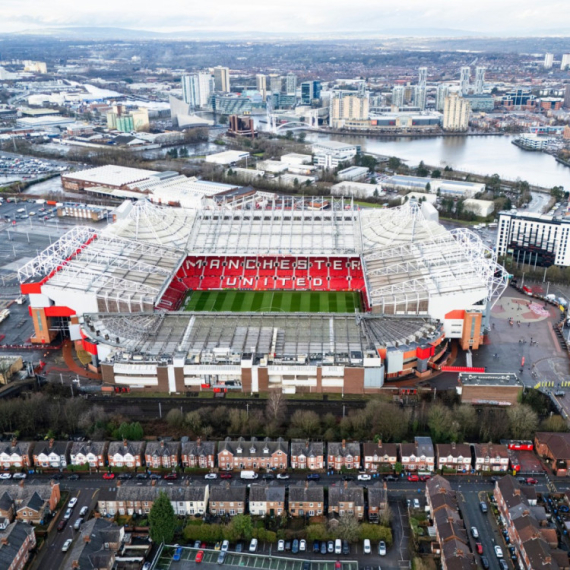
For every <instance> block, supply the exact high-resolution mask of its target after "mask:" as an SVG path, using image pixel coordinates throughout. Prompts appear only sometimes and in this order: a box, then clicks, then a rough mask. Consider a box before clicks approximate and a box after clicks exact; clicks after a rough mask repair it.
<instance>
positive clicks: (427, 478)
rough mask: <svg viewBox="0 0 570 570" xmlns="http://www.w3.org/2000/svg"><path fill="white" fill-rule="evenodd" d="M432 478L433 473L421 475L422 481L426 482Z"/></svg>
mask: <svg viewBox="0 0 570 570" xmlns="http://www.w3.org/2000/svg"><path fill="white" fill-rule="evenodd" d="M430 479H431V475H420V481H422V482H423V483H425V482H426V481H429V480H430Z"/></svg>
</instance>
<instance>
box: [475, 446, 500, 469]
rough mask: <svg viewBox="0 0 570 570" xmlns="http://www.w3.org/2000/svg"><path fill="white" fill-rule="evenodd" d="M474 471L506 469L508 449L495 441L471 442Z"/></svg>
mask: <svg viewBox="0 0 570 570" xmlns="http://www.w3.org/2000/svg"><path fill="white" fill-rule="evenodd" d="M473 452H474V454H475V465H474V467H475V470H476V471H494V472H502V471H507V469H508V468H509V449H508V448H507V446H506V445H501V444H497V443H475V444H473Z"/></svg>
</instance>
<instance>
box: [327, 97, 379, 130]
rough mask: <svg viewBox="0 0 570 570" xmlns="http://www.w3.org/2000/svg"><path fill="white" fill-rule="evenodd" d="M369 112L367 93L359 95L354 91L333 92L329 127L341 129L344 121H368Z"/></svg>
mask: <svg viewBox="0 0 570 570" xmlns="http://www.w3.org/2000/svg"><path fill="white" fill-rule="evenodd" d="M369 111H370V104H369V100H368V93H365V94H364V95H359V94H358V93H357V92H355V91H333V93H332V95H331V101H330V116H329V125H330V126H331V127H333V128H343V127H344V126H345V123H346V121H365V120H368V115H369Z"/></svg>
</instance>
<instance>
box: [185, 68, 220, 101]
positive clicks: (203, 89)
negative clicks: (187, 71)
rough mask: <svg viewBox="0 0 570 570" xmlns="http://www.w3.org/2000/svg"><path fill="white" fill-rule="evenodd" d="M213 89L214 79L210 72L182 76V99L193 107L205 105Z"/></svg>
mask: <svg viewBox="0 0 570 570" xmlns="http://www.w3.org/2000/svg"><path fill="white" fill-rule="evenodd" d="M213 90H214V79H213V77H212V76H211V75H210V74H209V73H194V74H192V75H183V76H182V99H183V101H184V102H185V103H187V104H188V105H191V106H192V107H205V106H206V105H207V104H208V100H209V98H210V95H211V94H212V91H213Z"/></svg>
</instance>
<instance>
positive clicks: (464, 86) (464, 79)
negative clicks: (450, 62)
mask: <svg viewBox="0 0 570 570" xmlns="http://www.w3.org/2000/svg"><path fill="white" fill-rule="evenodd" d="M470 77H471V68H469V67H462V68H461V72H460V77H459V86H460V87H461V94H462V95H467V93H468V92H469V78H470Z"/></svg>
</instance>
